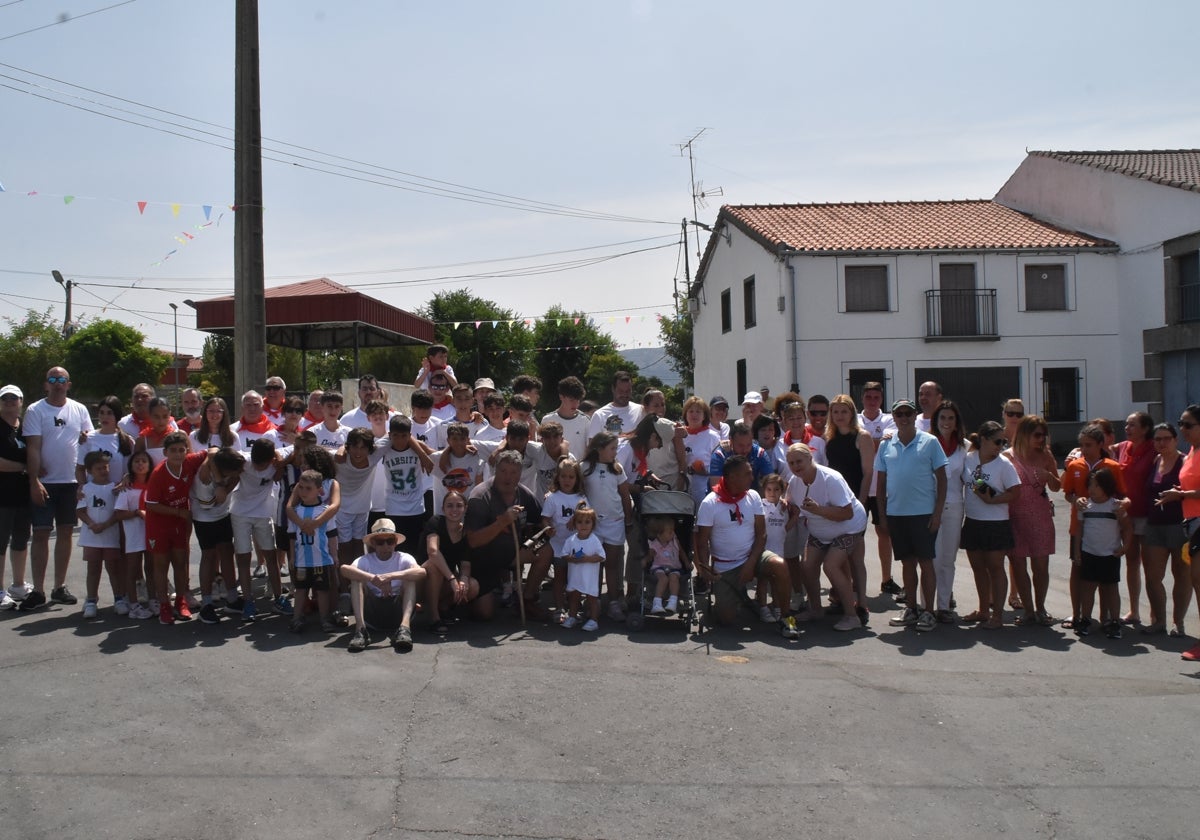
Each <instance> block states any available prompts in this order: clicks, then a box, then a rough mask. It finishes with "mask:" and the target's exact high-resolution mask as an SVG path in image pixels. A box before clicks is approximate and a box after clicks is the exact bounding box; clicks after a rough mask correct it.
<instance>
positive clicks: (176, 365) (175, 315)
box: [167, 303, 179, 391]
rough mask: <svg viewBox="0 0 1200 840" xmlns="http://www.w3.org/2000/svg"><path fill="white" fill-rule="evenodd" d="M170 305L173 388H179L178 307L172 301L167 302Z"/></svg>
mask: <svg viewBox="0 0 1200 840" xmlns="http://www.w3.org/2000/svg"><path fill="white" fill-rule="evenodd" d="M167 306H169V307H171V317H172V320H174V321H175V356H174V358H172V360H171V362H172V364H171V367H173V368H175V390H176V391H178V390H179V307H178V306H176V305H175V304H173V303H168V304H167Z"/></svg>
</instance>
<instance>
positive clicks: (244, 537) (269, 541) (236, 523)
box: [229, 513, 275, 554]
mask: <svg viewBox="0 0 1200 840" xmlns="http://www.w3.org/2000/svg"><path fill="white" fill-rule="evenodd" d="M229 521H230V524H232V525H233V552H234V554H249V553H250V551H251V550H252V549H253V548H254V546H255V545H257V546H258V548H259V550H260V551H274V550H275V523H274V522H272V521H271V517H269V516H258V517H255V516H238V515H237V514H236V513H232V514H230V515H229ZM252 535H253V537H254V543H253V545H252V544H251V542H250V538H251V536H252Z"/></svg>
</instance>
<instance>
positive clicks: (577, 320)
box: [575, 318, 579, 327]
mask: <svg viewBox="0 0 1200 840" xmlns="http://www.w3.org/2000/svg"><path fill="white" fill-rule="evenodd" d="M575 326H577V327H578V326H579V319H578V318H576V319H575Z"/></svg>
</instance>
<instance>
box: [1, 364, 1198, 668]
mask: <svg viewBox="0 0 1200 840" xmlns="http://www.w3.org/2000/svg"><path fill="white" fill-rule="evenodd" d="M413 385H414V390H413V392H412V394H411V396H410V399H409V404H410V407H409V409H408V412H407V413H401V412H398V411H395V410H394V409H393V408H391V407H390V406H389V403H388V400H387V395H386V394H385V393H383V391H382V390H381V389H380V386H379V383H378V382H377V380H376V379H375V377H373V376H370V375H368V376H363V377H361V378H360V379H359V380H358V394H357V405H356V407H355V408H353V409H351V410H349V411H344V408H345V405H344V403H345V400H344V398H343V395H342V394H340V393H338V392H336V391H313V392H312V393H310V394H308V395H307V399H304V398H301V397H296V396H288V394H287V390H286V385H285V383H284V381H283V380H282V379H281V378H280V377H278V376H271V377H269V378H268V379H267V381H266V382H265V383H264V386H263V390H262V392H261V393H260V392H258V391H253V390H252V391H248V392H246V393H245V394H243V395H242V397H241V405H240V413H239V416H238V417H237V418H236V419H235V418H234V417H233V416H232V415H231V413H230V407H229V406H228V405H226V403H225V401H224V400H223V399H221V398H220V397H209V398H207V399H205V398H204V397H203V396H202V395H201V394H200V393H199V392H198V391H197V390H196V389H194V388H190V389H187V390H185V391H183V392H182V393H181V394H180V395H179V397H180V404H179V406H178V408H179V411H178V415H179V416H178V417H176V416H174V414H175V413H174V412H173V410H172V408H173V407H172V406H171V405H170V404H169V403H168V402H167V401H166V400H165V399H163V398H161V397H159V396H157V395H156V394H155V390H154V388H153V387H151V386H150V385H147V384H144V383H143V384H139V385H137V386H136V387H135V388H134V389H133V392H132V396H131V401H130V409H129V412H128V413H125V412H124V406H123V404H122V401H121V400H120V399H119V398H118V397H116V396H108V397H105V398H104V399H103V400H101V401H100V402H99V404H98V405H96V406H95V422H93V416H92V412H91V411H89V410H88V408H87V407H85V406H83V405H81V404H80V403H78V402H76V401H75V400H73V399H71V398H70V396H69V391H70V388H71V380H70V375H69V373H68V372H67V371H66V370H65V369H63V368H62V367H54V368H51V369H50V370H49V371H48V372H47V375H46V381H45V397H44V398H42V399H39V400H37V401H36V402H34V403H32V404H31V405H29V406H28V407H26V406H25V404H24V394H22V392H21V390H20V389H19V388H18V387H16V386H15V385H6V386H4V387H3V388H2V389H0V419H2V420H3V422H2V423H0V553H7V556H8V558H9V563H8V571H9V572H10V573H11V583H10V584H9V585H8V586H7V587H5V586H4V573H5V568H4V564H2V563H0V593H2V595H0V609H17V610H19V611H21V612H32V611H35V610H38V609H40V608H42V607H44V606H45V605H46V604H47V603H48V602H51V603H57V604H67V605H72V604H77V603H79V601H78V598H77V597H76V596H75V595H74V594H73V593H72V592H71V591H70V590H69V589H68V587H67V571H68V567H69V563H70V559H71V555H72V550H73V541H74V539H75V529H76V527H78V529H79V536H78V543H79V546H80V548H81V550H82V555H83V562H84V564H85V566H86V592H85V593H84V598H83V604H82V618H83V619H84V620H88V621H93V620H97V619H99V618H100V606H101V592H100V590H101V585H102V583H103V581H104V579H105V578H106V579H107V582H108V586H109V588H110V589H111V595H112V611H113V613H114V614H115V615H116V616H120V617H123V618H124V617H127V618H128V619H133V620H138V619H142V620H146V619H154V618H157V619H158V621H159V622H160V623H162V624H165V625H171V624H175V623H176V622H178V621H187V620H191V619H192V618H193V617H194V616H195V617H198V618H199V620H200V621H202V622H204V623H206V624H216V623H219V622H221V621H228V620H239V621H244V622H253V621H255V620H256V619H257V618H258V616H259V607H260V605H261V606H262V607H263V608H264V609H266V610H270V611H271V612H274V613H277V614H279V615H282V616H285V617H286V619H287V620H288V622H289V626H290V629H291V630H292V631H294V632H297V633H300V632H303V631H304V630H305V628H306V626H307V625H308V624H309V623H319V625H320V627H321V628H322V630H324V631H325V632H327V633H328V632H337V631H339V630H340V629H341V628H347V629H349V628H350V626H351V621H352V623H353V629H352V634H351V637H350V640H349V645H348V647H349V649H350V650H351V651H361V650H363V649H365V648H366V647H368V646H369V645H370V644H371V643H372V641H374V640H375V639H377V638H380V637H386V638H387V640H388V641H389V643H390V644H392V645H393V646H394V647H396V648H397V649H398V650H409V649H411V648H412V645H413V635H412V622H413V618H414V613H416V612H417V611H418V610H420V611H421V612H423V613H424V616H425V618H424V621H425V622H426V626H427V627H428V629H429V630H430V631H431V632H432V633H435V634H439V635H445V634H447V633H449V632H451V628H452V622H453V621H454V620H455V619H458V618H462V619H465V620H481V621H486V620H488V619H491V618H492V617H493V616H495V615H496V614H497V612H498V611H500V610H503V609H506V608H515V609H517V610H518V611H519V613H520V615H521V617H522V619H528V620H534V621H548V620H555V621H557V623H558V624H560V625H561V626H562V628H563V629H564V631H566V630H573V629H579V630H581V631H583V632H596V631H598V630H599V629H600V627H601V626H602V625H601V622H602V621H605V620H607V621H611V622H622V621H624V620H625V618H626V616H627V614H628V613H629V612H630V611H643V610H644V611H646V612H648V613H651V614H656V615H664V616H666V615H671V614H673V613H676V612H680V611H682V609H683V607H684V606H685V604H682V603H681V601H686V600H687V599H688V597H689V593H690V592H691V589H690V588H688V587H684V586H682V585H681V584H682V581H684V580H687V579H688V578H692V579H693V580H694V582H695V584H696V587H695V589H696V591H699V592H701V593H702V594H703V595H704V596H705V600H706V602H708V603H710V604H711V608H710V609H708V611H707V616H706V620H708V621H709V622H710V623H718V624H737V623H744V622H745V620H747V619H749V620H750V621H752V622H756V623H763V624H765V625H770V626H772V627H775V628H777V632H779V633H781V634H782V635H783V636H784V637H787V638H797V637H798V636H799V634H800V628H801V626H802V625H806V624H811V623H813V622H823V621H831V622H832V627H833V629H834V630H836V631H840V632H855V631H861V629H862V628H864V627H866V626H867V625H868V623H869V621H870V620H871V614H870V611H869V607H868V597H869V596H870V595H871V593H873V592H876V591H878V593H879V595H880V596H881V597H888V598H891V599H894V600H895V601H896V602H897V603H898V604H900V607H901V608H900V610H899V611H898V612H895V613H894V614H893V615H892V617H891V618H890V621H889V623H890V624H891V625H893V626H897V627H911V628H913V629H914V630H915V631H918V632H929V631H932V630H934V629H935V628H936V627H937V626H938V625H939V624H973V625H976V626H978V627H979V628H980V629H982V630H999V629H1000V628H1002V627H1004V626H1005V624H1006V621H1007V620H1008V617H1009V616H1012V617H1013V621H1014V622H1015V623H1016V624H1018V625H1036V626H1050V625H1056V624H1058V625H1061V626H1062V627H1064V628H1068V629H1070V630H1071V631H1073V632H1074V633H1076V634H1077V635H1080V636H1086V635H1089V634H1090V633H1091V632H1093V631H1094V630H1095V631H1100V632H1103V633H1104V634H1105V635H1106V636H1107V637H1108V638H1111V639H1119V638H1121V636H1122V634H1123V633H1124V632H1127V631H1128V630H1129V629H1130V628H1137V630H1138V631H1139V632H1140V633H1144V634H1156V633H1169V634H1170V635H1172V636H1184V635H1185V632H1186V630H1185V617H1186V614H1187V612H1188V610H1189V606H1190V603H1191V601H1192V595H1193V592H1195V594H1196V596H1197V603H1198V604H1200V568H1198V566H1200V564H1191V563H1190V562H1189V553H1188V552H1189V544H1190V545H1191V547H1192V548H1196V549H1200V536H1198V532H1200V459H1198V458H1196V457H1193V456H1194V455H1195V453H1196V452H1197V451H1200V449H1198V446H1200V406H1197V405H1192V406H1189V407H1188V408H1187V409H1186V410H1185V411H1184V413H1183V416H1182V417H1181V418H1180V420H1179V423H1178V426H1177V427H1176V426H1173V425H1172V424H1170V423H1157V424H1156V423H1155V422H1154V421H1153V420H1152V419H1151V418H1150V417H1149V416H1148V415H1147V414H1145V413H1144V412H1134V413H1132V414H1130V415H1129V417H1128V418H1127V419H1126V422H1125V428H1124V437H1123V439H1122V440H1121V441H1120V442H1117V441H1116V439H1115V435H1114V433H1113V429H1112V428H1111V426H1110V424H1109V423H1108V422H1107V421H1105V420H1102V419H1098V420H1094V421H1091V422H1089V423H1087V424H1086V425H1084V427H1083V428H1082V429H1081V430H1080V431H1079V434H1078V441H1077V443H1078V446H1077V448H1076V450H1075V451H1073V452H1072V453H1071V454H1070V455H1069V456H1068V457H1067V459H1066V461H1065V463H1064V467H1063V469H1062V470H1061V472H1060V470H1059V464H1058V461H1057V460H1056V458H1055V457H1054V455H1053V454H1052V451H1051V448H1050V440H1049V427H1048V425H1047V423H1046V422H1045V421H1044V420H1043V419H1042V418H1040V417H1038V416H1035V415H1030V414H1026V413H1025V410H1024V405H1023V404H1022V402H1021V401H1020V400H1019V399H1009V400H1007V401H1005V402H1003V404H1002V407H1001V408H1000V411H999V414H998V418H999V419H998V420H997V421H987V422H985V423H983V424H982V425H981V426H980V427H979V428H978V429H976V430H974V431H973V432H971V433H968V431H967V430H966V429H965V428H964V424H963V419H962V414H961V412H960V411H959V409H958V407H957V406H956V405H955V404H954V402H953V401H952V400H949V399H946V397H945V395H944V394H943V393H942V390H941V388H940V387H939V386H938V385H937V383H934V382H926V383H924V384H922V385H921V386H920V388H919V390H918V396H917V399H916V400H909V399H906V398H901V399H897V400H895V401H894V402H893V403H892V404H891V405H890V406H889V407H888V408H889V410H887V411H885V410H884V392H883V387H882V385H881V384H880V383H877V382H871V383H867V384H866V385H865V386H864V388H863V391H862V394H861V400H862V403H863V404H862V406H861V409H860V407H859V406H857V405H856V404H855V401H854V400H853V399H852V398H851V397H850V396H848V395H846V394H839V395H837V396H835V397H833V398H832V399H828V398H827V397H825V396H821V395H814V396H811V397H810V398H809V399H808V400H804V399H803V398H801V397H800V396H799V395H798V394H795V393H790V392H789V393H785V394H780V395H778V396H777V397H775V398H774V399H773V400H768V399H766V398H764V397H765V395H764V392H765V390H766V389H763V390H762V391H750V392H748V393H746V394H744V395H743V396H742V399H741V401H740V403H738V404H737V408H738V411H739V413H740V417H736V418H731V417H730V408H731V406H730V403H729V401H728V400H727V399H725V398H724V397H721V396H715V397H713V398H712V399H710V400H707V401H705V400H703V399H701V398H699V397H696V396H692V397H690V398H688V399H687V400H686V401H685V402H684V404H683V407H682V417H680V418H679V419H678V421H676V420H672V419H671V418H669V417H667V404H666V398H665V396H664V394H663V393H662V392H661V391H658V390H654V389H651V390H647V391H646V392H645V393H644V394H642V396H641V399H640V402H639V401H635V400H634V394H633V380H632V377H631V376H630V375H629V374H628V373H624V372H622V373H618V374H616V376H615V377H614V378H613V381H612V395H611V401H610V402H608V403H606V404H604V405H600V406H595V405H593V404H590V403H588V402H587V401H586V397H587V394H586V393H585V389H584V386H583V384H582V383H581V382H580V380H579V379H578V378H576V377H574V376H568V377H566V378H564V379H562V380H561V381H560V382H558V383H557V396H558V402H559V405H558V407H557V409H556V410H554V411H552V412H550V413H549V414H547V415H546V416H544V417H542V418H540V419H539V418H537V417H536V416H535V414H534V407H535V406H536V405H537V404H538V402H539V399H540V396H541V388H542V383H541V382H540V381H539V380H538V379H537V378H536V377H532V376H519V377H517V378H516V380H514V382H513V383H512V387H511V391H510V393H509V394H508V395H507V396H505V395H503V394H501V392H500V391H499V390H498V389H497V388H496V386H495V383H494V382H493V381H492V380H491V379H488V378H480V379H477V380H476V381H475V382H474V384H473V385H468V384H467V383H465V382H460V381H458V379H457V378H456V376H455V373H454V369H453V367H451V366H450V364H449V359H448V352H447V350H446V348H445V347H443V346H440V345H434V346H432V347H430V348H429V351H428V353H427V354H426V357H425V359H424V360H423V362H422V365H421V368H420V370H419V371H417V374H416V377H415V379H414V382H413ZM1180 436H1182V437H1183V443H1184V444H1186V446H1187V450H1188V451H1187V454H1186V455H1185V454H1183V453H1181V451H1180V441H1179V439H1178V438H1179V437H1180ZM663 490H671V491H676V492H677V493H679V494H688V495H690V497H691V499H692V502H691V510H693V511H694V516H693V517H688V519H687V522H688V524H689V525H691V524H692V523H694V529H691V528H688V529H686V530H684V531H682V532H681V529H680V527H679V521H678V520H677V519H672V518H671V517H663V516H652V515H651V516H646V517H644V520H643V517H642V516H641V513H640V511H641V506H642V503H643V500H644V499H645V497H646V494H648V493H658V492H662V491H663ZM659 498H670V497H665V496H664V497H659ZM680 498H682V499H683V504H684V505H688V502H687V497H686V496H681V497H680ZM1057 499H1061V500H1062V501H1063V502H1064V503H1065V504H1067V505H1069V507H1070V513H1071V516H1070V523H1071V524H1070V537H1071V539H1070V546H1071V548H1070V552H1071V556H1070V560H1071V564H1070V580H1069V590H1070V600H1071V614H1070V615H1069V616H1066V617H1064V618H1062V619H1061V620H1059V619H1055V618H1054V617H1052V616H1051V615H1050V613H1049V612H1048V611H1047V608H1046V595H1047V592H1048V589H1049V583H1050V565H1049V561H1050V557H1051V555H1052V554H1053V552H1054V547H1055V530H1054V528H1055V526H1054V505H1055V501H1056V500H1057ZM868 527H873V528H874V532H875V536H876V538H877V544H878V555H879V556H878V561H879V570H880V577H879V579H878V581H876V582H875V583H874V584H873V583H872V582H871V581H870V580H869V578H868V572H867V560H866V543H865V540H864V537H865V534H866V530H867V528H868ZM51 532H53V533H54V535H55V540H54V555H53V556H54V563H53V566H52V567H51V564H50V535H51ZM193 538H194V539H195V542H196V543H198V544H199V548H200V555H199V566H198V580H197V581H196V582H197V583H198V587H197V591H198V597H197V594H196V592H193V589H192V578H191V574H192V564H191V546H192V541H193ZM960 550H961V551H963V552H965V554H966V558H967V562H968V566H969V568H970V572H971V576H970V579H971V582H972V583H973V584H974V587H973V590H974V595H975V598H976V600H975V601H974V602H972V603H971V606H972V607H973V608H972V609H970V611H969V612H966V613H964V614H962V615H960V614H959V613H958V611H957V604H956V599H955V577H956V574H955V573H956V569H957V560H958V556H959V551H960ZM27 553H28V561H29V562H28V565H29V567H30V569H29V572H30V575H29V577H28V578H27V577H26V571H27V569H26V566H27ZM1122 558H1123V559H1122ZM896 562H899V565H900V576H899V578H900V579H899V580H896V578H895V577H894V576H893V567H894V564H895V563H896ZM1168 567H1169V568H1170V571H1171V576H1172V581H1173V585H1172V591H1171V612H1170V615H1168V614H1167V592H1166V586H1165V580H1166V571H1167V569H1168ZM51 569H52V577H51V578H50V579H49V581H48V580H47V576H48V573H50V572H51ZM1122 571H1124V583H1125V595H1126V599H1125V601H1126V603H1127V604H1128V609H1126V610H1125V611H1122V608H1121V604H1122V589H1121V585H1120V584H1121V581H1122ZM822 573H824V578H825V580H824V582H823V580H822ZM260 578H261V579H265V580H264V582H262V583H260V584H258V585H257V586H256V582H255V581H256V579H260ZM285 578H286V579H287V581H288V582H287V583H286V584H285ZM548 578H552V583H551V585H550V586H549V594H548V595H547V594H544V593H543V584H544V583H545V582H546V581H547V579H548ZM826 583H827V589H826ZM1143 587H1144V592H1145V596H1146V601H1147V602H1148V604H1149V614H1148V615H1147V616H1146V617H1145V620H1143V616H1142V615H1141V614H1140V612H1139V609H1140V605H1141V602H1142V594H1143ZM968 589H969V587H963V586H962V585H961V583H960V589H959V594H960V595H962V596H963V597H964V598H968V599H969V596H968V595H967V590H968ZM823 593H826V597H823ZM547 601H548V602H549V603H547ZM1006 606H1007V607H1008V608H1009V609H1010V610H1011V612H1009V611H1006ZM351 616H352V618H351ZM373 637H374V638H373ZM1183 658H1184V659H1188V660H1200V645H1197V646H1195V647H1193V648H1191V649H1189V650H1187V651H1185V652H1184V653H1183Z"/></svg>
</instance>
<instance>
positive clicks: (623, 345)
mask: <svg viewBox="0 0 1200 840" xmlns="http://www.w3.org/2000/svg"><path fill="white" fill-rule="evenodd" d="M661 345H662V342H661V341H614V342H613V343H612V347H613V349H615V350H627V349H629V348H631V347H659V346H661ZM605 346H606V347H607V346H608V345H605ZM591 349H592V345H590V344H571V345H566V346H560V347H526V348H524V349H521V350H492V351H490V352H491V353H493V354H495V355H497V356H511V355H524V354H526V353H544V352H548V351H551V350H553V351H562V350H583V351H585V352H586V351H588V350H591Z"/></svg>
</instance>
